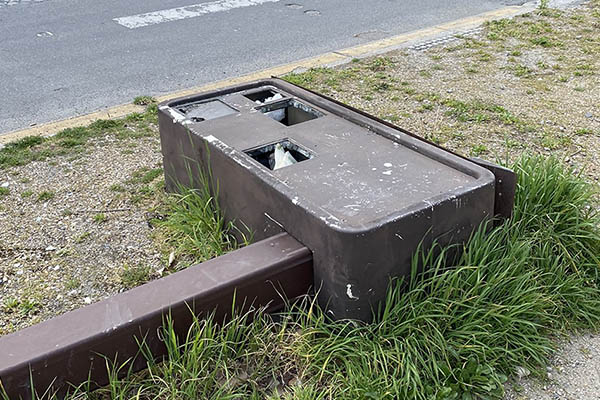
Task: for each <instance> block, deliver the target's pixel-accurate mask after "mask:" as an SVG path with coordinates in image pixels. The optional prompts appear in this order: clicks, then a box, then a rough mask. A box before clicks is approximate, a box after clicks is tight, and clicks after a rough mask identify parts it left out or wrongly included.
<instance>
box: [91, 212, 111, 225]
mask: <svg viewBox="0 0 600 400" xmlns="http://www.w3.org/2000/svg"><path fill="white" fill-rule="evenodd" d="M93 220H94V222H95V223H97V224H101V223H102V222H106V221H108V216H107V215H106V214H104V213H98V214H95V215H94V217H93Z"/></svg>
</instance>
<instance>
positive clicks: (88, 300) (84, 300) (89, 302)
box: [83, 297, 92, 304]
mask: <svg viewBox="0 0 600 400" xmlns="http://www.w3.org/2000/svg"><path fill="white" fill-rule="evenodd" d="M83 302H84V303H85V304H92V298H91V297H86V298H84V299H83Z"/></svg>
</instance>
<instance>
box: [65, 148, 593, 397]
mask: <svg viewBox="0 0 600 400" xmlns="http://www.w3.org/2000/svg"><path fill="white" fill-rule="evenodd" d="M513 168H514V169H515V171H516V172H517V175H518V188H517V195H516V199H515V210H514V216H513V217H512V218H511V219H510V220H508V221H506V222H505V223H504V224H502V225H500V226H499V227H496V228H493V229H492V228H491V227H490V226H488V225H485V226H482V227H481V228H480V229H478V230H477V231H476V232H475V233H474V234H473V235H472V237H471V239H470V240H469V242H468V243H466V244H465V245H463V246H462V250H463V251H462V253H461V254H460V255H459V256H454V257H453V258H450V253H454V252H453V251H449V250H451V249H449V248H445V249H433V250H431V251H419V252H418V253H417V255H416V256H415V258H414V260H413V273H412V275H411V278H410V279H409V280H407V281H406V282H403V281H401V280H394V281H392V282H391V284H390V287H389V289H388V292H387V298H386V301H385V302H384V304H382V305H381V307H380V309H379V312H378V313H376V315H375V321H374V322H373V323H371V324H363V323H358V322H355V321H337V322H334V321H331V320H330V319H329V318H328V317H327V316H326V314H325V313H324V312H323V310H321V309H320V308H319V307H318V306H317V305H316V304H315V302H314V299H311V298H309V297H306V298H305V299H304V300H303V301H302V302H301V303H299V304H296V305H294V306H291V307H290V308H288V310H287V311H284V312H283V313H282V314H280V315H277V316H275V317H274V316H271V315H268V314H264V313H262V312H258V314H255V315H254V316H253V318H252V319H250V318H249V316H248V315H239V314H237V315H235V316H234V317H233V318H232V319H231V320H230V321H229V322H224V323H223V322H221V321H215V319H214V318H213V317H212V316H210V315H209V316H207V317H205V318H203V319H197V318H196V319H195V320H194V323H193V324H192V326H191V328H190V329H189V331H188V334H187V336H185V337H178V336H177V335H176V334H175V331H174V329H173V324H174V321H172V320H170V319H168V320H167V321H166V323H165V325H164V327H163V334H162V337H164V341H165V345H166V347H167V349H168V355H167V357H166V358H165V359H164V361H162V362H156V361H154V360H152V359H151V357H150V356H148V358H149V368H148V370H147V371H145V372H143V373H140V374H132V373H131V372H130V371H129V372H127V368H128V366H127V365H125V364H123V365H119V366H113V367H112V368H109V369H110V373H109V376H110V377H111V382H110V384H109V385H108V386H107V387H105V388H101V389H100V390H99V391H97V392H96V393H94V395H95V396H96V397H95V398H98V399H108V398H129V396H131V395H133V394H139V395H140V396H139V397H140V398H205V399H217V398H248V399H264V398H267V399H297V398H298V399H333V398H335V399H423V400H425V399H440V400H441V399H474V398H488V399H491V398H501V396H502V395H503V384H504V382H506V381H507V379H508V377H509V376H510V375H513V374H515V373H516V372H517V371H518V370H523V369H528V370H530V371H532V372H533V373H534V374H538V375H540V376H542V375H543V373H544V371H545V370H544V368H543V366H544V365H545V363H546V361H547V359H548V356H549V355H550V354H551V353H552V351H553V345H554V344H553V341H552V340H551V337H552V336H554V335H560V334H563V333H564V332H566V331H567V330H577V329H589V328H597V327H598V326H599V323H600V314H598V312H597V310H598V309H599V307H600V290H599V287H598V284H599V283H600V282H599V277H598V267H599V266H600V259H599V255H600V230H599V223H600V221H599V216H598V211H597V208H596V207H595V204H594V203H593V199H594V196H595V195H596V192H595V191H594V189H593V188H592V187H591V186H590V185H589V184H587V183H586V182H585V181H583V179H581V178H580V177H579V176H574V175H573V174H572V172H571V171H570V170H568V169H565V167H564V166H563V165H561V164H560V163H559V162H558V161H557V160H556V159H554V158H549V159H544V158H542V157H538V156H535V157H524V158H522V159H520V160H519V161H518V162H517V163H516V164H515V165H514V166H513ZM202 193H203V192H202V191H200V193H194V194H192V193H191V192H184V193H182V194H180V195H178V196H177V197H176V198H175V201H176V202H177V203H178V204H179V207H181V209H182V210H185V213H186V214H185V215H193V214H194V213H191V214H190V212H189V210H190V209H195V210H206V209H205V206H206V205H207V204H208V205H210V204H214V203H212V200H211V199H212V198H211V197H210V196H209V195H208V194H207V192H206V191H204V194H202ZM192 197H195V200H192ZM200 199H201V200H202V201H201V200H200ZM211 207H212V206H209V208H208V209H209V210H211ZM214 212H215V211H214V209H212V211H209V212H208V213H206V212H205V211H203V212H202V213H201V215H202V217H199V218H196V220H197V221H196V223H190V222H185V221H183V219H182V218H181V216H182V215H184V213H183V211H178V212H176V213H175V214H176V215H177V217H176V219H173V220H171V221H170V222H169V224H179V223H186V224H189V226H188V227H187V228H185V229H184V230H182V231H181V232H182V233H181V234H182V235H183V234H184V232H185V233H186V235H187V233H189V232H195V233H198V232H199V231H198V230H195V231H194V230H190V229H191V226H197V224H198V223H199V224H200V225H204V224H205V222H203V221H205V220H206V219H207V217H206V216H208V219H209V220H211V219H212V218H213V217H214ZM209 226H212V223H210V224H209ZM188 236H189V235H188ZM185 240H189V238H188V239H185ZM188 243H189V242H188ZM217 243H218V244H222V242H221V241H217ZM452 260H454V261H453V262H452ZM448 263H450V264H451V265H452V267H447V264H448ZM417 265H425V266H426V267H428V268H427V269H426V272H425V273H422V274H418V273H417V271H418V268H417ZM218 322H220V323H218ZM143 352H145V353H146V354H147V355H148V351H147V349H145V348H143ZM117 370H121V371H123V372H126V373H127V377H126V378H123V379H117V374H116V371H117ZM89 386H90V385H86V384H84V385H82V386H80V388H79V389H77V390H75V393H72V394H71V396H70V397H68V398H70V399H75V398H81V396H82V395H84V394H86V393H87V391H88V390H89ZM77 396H79V397H77Z"/></svg>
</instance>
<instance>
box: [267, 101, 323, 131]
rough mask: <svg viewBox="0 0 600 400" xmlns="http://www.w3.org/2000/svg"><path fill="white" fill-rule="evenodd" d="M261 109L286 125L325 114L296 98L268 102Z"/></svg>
mask: <svg viewBox="0 0 600 400" xmlns="http://www.w3.org/2000/svg"><path fill="white" fill-rule="evenodd" d="M259 110H260V112H262V113H264V114H265V115H266V116H268V117H270V118H272V119H274V120H275V121H278V122H281V123H282V124H283V125H286V126H292V125H296V124H300V123H302V122H305V121H310V120H312V119H316V118H319V117H322V116H323V113H322V112H320V111H318V110H315V109H314V108H312V107H309V106H307V105H306V104H304V103H300V102H299V101H298V100H295V99H288V100H284V101H281V102H277V103H273V104H268V105H265V106H263V107H260V108H259Z"/></svg>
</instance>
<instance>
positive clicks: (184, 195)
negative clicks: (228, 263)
mask: <svg viewBox="0 0 600 400" xmlns="http://www.w3.org/2000/svg"><path fill="white" fill-rule="evenodd" d="M209 180H210V177H208V176H206V175H205V174H203V173H202V172H199V181H200V182H201V184H200V188H199V189H190V188H186V187H184V186H181V185H180V186H179V187H178V190H177V193H175V194H172V195H171V196H170V197H169V198H168V199H167V206H166V208H167V209H168V210H169V212H168V215H167V217H166V218H165V219H164V220H158V221H155V222H156V224H157V225H158V226H160V227H162V228H163V230H164V232H165V235H166V238H167V239H166V240H167V242H168V244H169V245H170V246H172V247H173V248H175V252H176V254H177V255H178V256H184V258H187V259H188V260H189V261H190V262H192V263H197V262H202V261H206V260H209V259H211V258H214V257H218V256H220V255H222V254H225V253H227V252H229V251H231V250H235V249H237V248H238V247H240V245H244V244H247V243H248V242H249V241H250V238H248V237H246V236H245V235H244V234H243V233H242V231H241V230H239V229H238V228H236V226H235V225H234V223H233V222H232V221H226V220H225V217H224V216H223V212H222V210H221V209H220V207H219V204H218V200H217V198H216V197H215V195H213V193H218V189H215V190H212V189H211V188H210V184H209V183H208V182H209ZM236 234H237V235H238V236H239V237H241V239H242V240H241V242H240V241H239V240H238V239H237V238H236Z"/></svg>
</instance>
